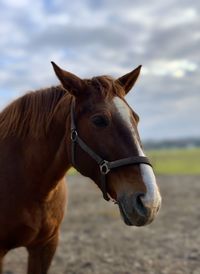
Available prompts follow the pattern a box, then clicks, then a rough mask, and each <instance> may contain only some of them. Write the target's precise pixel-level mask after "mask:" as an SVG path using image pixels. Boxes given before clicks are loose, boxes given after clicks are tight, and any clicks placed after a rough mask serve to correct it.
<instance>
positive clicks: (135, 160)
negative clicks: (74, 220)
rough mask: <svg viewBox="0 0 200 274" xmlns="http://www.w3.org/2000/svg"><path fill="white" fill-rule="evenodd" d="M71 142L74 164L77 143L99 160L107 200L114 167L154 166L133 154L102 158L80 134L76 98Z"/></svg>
mask: <svg viewBox="0 0 200 274" xmlns="http://www.w3.org/2000/svg"><path fill="white" fill-rule="evenodd" d="M71 142H72V154H71V155H72V165H73V166H74V167H75V168H76V161H75V158H76V145H79V146H80V147H81V149H82V150H83V151H85V152H86V153H87V154H89V155H90V157H91V158H92V159H93V160H94V161H95V162H97V164H98V166H99V171H100V176H101V183H100V186H99V187H100V189H101V191H102V193H103V198H104V199H105V200H106V201H109V200H110V198H109V196H108V192H107V187H106V174H108V173H109V172H110V171H111V170H112V169H114V168H117V167H121V166H127V165H139V164H146V165H149V166H152V165H151V163H150V161H149V159H148V158H147V157H144V156H133V157H127V158H122V159H119V160H116V161H111V162H110V161H106V160H105V159H103V158H101V156H99V155H98V154H97V153H96V152H94V151H93V150H92V149H91V148H90V147H89V146H88V145H87V144H86V143H85V142H84V141H83V140H82V139H81V138H80V137H79V135H78V132H77V128H76V123H75V100H74V99H73V100H72V103H71Z"/></svg>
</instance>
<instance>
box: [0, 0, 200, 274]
mask: <svg viewBox="0 0 200 274" xmlns="http://www.w3.org/2000/svg"><path fill="white" fill-rule="evenodd" d="M199 15H200V1H196V0H168V1H160V0H151V1H143V0H123V1H117V0H109V1H106V0H74V1H68V0H65V1H64V0H34V1H30V0H0V111H1V110H2V109H3V108H4V107H5V106H6V105H7V104H8V103H9V102H11V101H12V100H14V99H15V98H17V97H18V96H20V95H22V94H24V93H26V92H27V91H29V90H35V89H37V88H42V87H48V86H51V85H56V84H58V81H57V79H56V77H55V75H54V72H53V70H52V67H51V64H50V61H51V60H52V61H55V62H56V63H57V64H58V65H60V66H62V67H63V68H65V69H66V70H69V71H71V72H73V73H75V74H77V75H79V76H80V77H87V78H88V77H90V76H96V75H103V74H104V75H105V74H108V75H112V76H114V77H119V76H121V75H123V74H125V73H127V72H129V71H131V70H132V69H134V68H135V67H136V66H138V65H140V64H142V65H143V68H142V73H141V76H140V78H139V80H138V82H137V84H136V86H135V87H134V91H132V92H131V93H130V94H129V95H128V96H127V101H128V103H129V104H130V105H131V107H132V108H134V110H135V111H136V112H137V113H138V114H139V115H140V118H141V120H140V125H139V131H140V135H141V138H142V140H143V143H144V146H145V148H146V150H147V153H148V155H149V156H150V158H151V159H152V161H153V164H154V169H155V171H156V173H157V174H159V175H158V176H157V179H158V182H159V185H160V188H161V193H162V197H163V208H162V210H161V213H160V216H159V217H158V218H157V220H156V221H155V222H154V223H153V224H152V225H151V226H148V227H147V228H143V229H136V228H135V229H130V228H129V227H126V226H125V225H124V224H123V223H122V221H121V220H120V217H119V212H118V210H117V208H116V207H114V206H113V205H110V204H107V203H105V202H104V201H103V199H102V197H101V193H100V192H99V191H98V190H97V188H96V187H95V186H94V185H93V184H91V182H88V180H87V179H86V178H83V177H81V176H80V175H77V174H76V175H73V174H74V171H73V170H72V171H71V175H70V176H69V177H68V179H69V191H70V202H69V213H68V214H67V218H66V219H65V221H64V224H63V227H62V233H61V244H60V247H59V250H58V253H57V255H56V258H55V259H54V263H53V266H52V267H53V268H52V272H51V273H68V274H69V273H70V274H82V273H83V274H90V273H91V274H133V273H137V274H143V273H148V274H199V273H200V265H199V262H200V250H199V246H200V238H199V235H200V231H199V221H200V203H199V197H200V184H199V182H200V177H199V174H200V90H199V86H200V46H199V45H200V16H199ZM21 252H22V253H21V254H22V255H23V254H24V256H22V257H20V256H19V253H18V252H16V253H12V254H11V256H10V257H9V256H8V257H7V259H6V260H7V261H6V268H5V269H6V270H5V272H4V273H6V274H7V273H25V268H26V257H25V253H23V252H24V251H21Z"/></svg>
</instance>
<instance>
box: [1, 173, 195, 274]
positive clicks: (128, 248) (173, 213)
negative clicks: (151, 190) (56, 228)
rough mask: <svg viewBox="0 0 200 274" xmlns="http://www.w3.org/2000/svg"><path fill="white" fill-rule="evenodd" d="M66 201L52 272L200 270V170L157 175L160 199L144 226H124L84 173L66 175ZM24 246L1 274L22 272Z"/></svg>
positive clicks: (186, 273) (166, 273) (184, 273)
mask: <svg viewBox="0 0 200 274" xmlns="http://www.w3.org/2000/svg"><path fill="white" fill-rule="evenodd" d="M68 181H69V206H68V212H67V214H66V217H65V220H64V222H63V225H62V232H61V239H60V245H59V248H58V250H57V253H56V256H55V257H54V261H53V263H52V267H51V271H50V274H144V273H148V274H200V176H160V177H158V182H159V185H160V188H161V193H162V196H163V205H162V209H161V212H160V214H159V216H158V217H157V219H156V220H155V221H154V222H153V223H152V224H151V225H149V226H147V227H143V228H136V227H128V226H126V225H125V224H124V223H123V222H122V220H121V218H120V216H119V212H118V208H117V206H116V205H114V204H112V203H107V202H105V201H104V200H103V198H102V197H101V193H100V191H99V190H98V189H97V188H96V187H95V185H94V184H93V183H91V182H90V181H89V180H88V179H87V178H83V177H82V176H79V175H77V176H73V177H68ZM26 259H27V254H26V251H25V250H24V249H23V248H20V249H16V250H13V251H12V252H10V253H9V254H8V255H7V257H6V261H5V267H4V272H3V273H4V274H23V273H24V274H25V273H26Z"/></svg>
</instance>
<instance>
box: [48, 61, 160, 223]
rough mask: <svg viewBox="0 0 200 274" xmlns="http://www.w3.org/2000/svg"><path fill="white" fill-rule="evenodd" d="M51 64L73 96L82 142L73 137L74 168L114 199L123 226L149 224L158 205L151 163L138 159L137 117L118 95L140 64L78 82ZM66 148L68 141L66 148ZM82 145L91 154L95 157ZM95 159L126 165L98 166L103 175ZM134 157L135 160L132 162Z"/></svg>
mask: <svg viewBox="0 0 200 274" xmlns="http://www.w3.org/2000/svg"><path fill="white" fill-rule="evenodd" d="M53 66H54V70H55V72H56V75H57V76H58V78H59V79H60V81H61V83H62V85H63V87H64V88H65V89H67V90H68V92H70V93H71V94H72V95H73V97H74V98H75V99H74V101H75V107H74V108H75V109H74V110H73V109H72V112H71V116H74V118H73V117H72V120H73V119H74V125H72V127H73V126H75V127H76V131H77V133H78V136H79V137H80V139H81V141H82V142H83V143H84V144H86V146H88V148H85V149H84V146H83V145H82V146H81V144H80V143H79V142H78V141H77V140H75V143H76V147H75V152H74V156H75V167H76V169H77V170H79V171H80V172H81V173H82V174H83V175H85V176H88V177H90V178H91V179H92V180H93V181H95V182H96V184H97V185H98V186H99V187H100V189H101V190H102V191H103V193H104V197H105V196H107V194H108V195H109V196H110V197H112V198H113V200H115V201H116V203H117V204H118V206H119V209H120V212H121V215H122V217H123V219H124V222H125V223H126V224H127V225H136V226H142V225H146V224H148V223H150V222H151V221H152V220H153V219H154V218H155V216H156V215H157V212H158V210H159V208H160V205H161V196H160V193H159V189H158V186H157V184H156V179H155V176H154V173H153V170H152V167H151V166H150V165H149V164H148V161H147V162H145V161H143V160H142V159H146V158H145V155H144V152H143V150H142V145H141V141H140V137H139V134H138V130H137V125H138V121H139V117H138V115H137V114H136V113H135V112H134V110H132V109H131V108H130V106H129V105H128V104H127V102H126V100H125V98H124V96H125V95H126V94H127V93H128V92H129V91H130V90H131V88H132V87H133V85H134V84H135V82H136V80H137V78H138V76H139V73H140V68H141V67H138V68H136V69H135V70H133V71H132V72H130V73H128V74H126V75H124V76H122V77H120V78H119V79H116V80H114V79H112V78H110V77H107V76H100V77H95V78H92V79H90V80H82V79H80V78H79V77H77V76H75V75H73V74H71V73H69V72H66V71H64V70H62V69H60V68H59V67H58V66H57V65H55V64H54V63H53ZM74 137H75V138H74V139H76V136H74ZM71 146H73V143H72V142H71V141H70V142H69V147H68V148H69V150H70V151H71V148H70V147H71ZM87 149H89V150H91V151H92V152H94V154H95V155H97V159H95V157H96V156H94V155H91V153H89V152H88V151H87ZM91 151H90V152H91ZM91 156H92V157H91ZM93 156H94V157H93ZM70 157H71V156H70ZM98 157H99V158H100V160H99V159H98ZM72 158H73V157H72ZM101 159H104V160H107V161H108V162H109V165H110V166H109V165H108V166H109V167H111V168H112V165H111V162H113V161H116V160H121V159H128V160H125V162H126V161H127V163H124V162H123V160H122V162H123V163H124V164H119V166H118V167H116V166H114V168H112V169H111V170H110V171H109V172H108V173H107V170H106V168H107V167H105V166H104V167H103V173H107V174H106V175H105V176H104V175H102V173H101V171H102V170H101V171H100V168H99V167H100V165H101V163H100V162H101ZM131 159H132V160H131ZM134 159H136V160H138V161H136V163H133V162H134V161H135V160H134ZM97 162H98V163H97ZM114 163H118V162H117V161H116V162H114ZM114 165H116V164H114ZM102 178H103V179H104V181H105V182H104V183H105V184H106V193H105V186H104V187H103V186H102ZM107 197H108V196H107Z"/></svg>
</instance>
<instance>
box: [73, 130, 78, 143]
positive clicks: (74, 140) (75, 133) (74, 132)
mask: <svg viewBox="0 0 200 274" xmlns="http://www.w3.org/2000/svg"><path fill="white" fill-rule="evenodd" d="M77 137H78V132H77V131H76V130H75V129H73V130H72V131H71V140H72V142H76V140H77Z"/></svg>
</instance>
